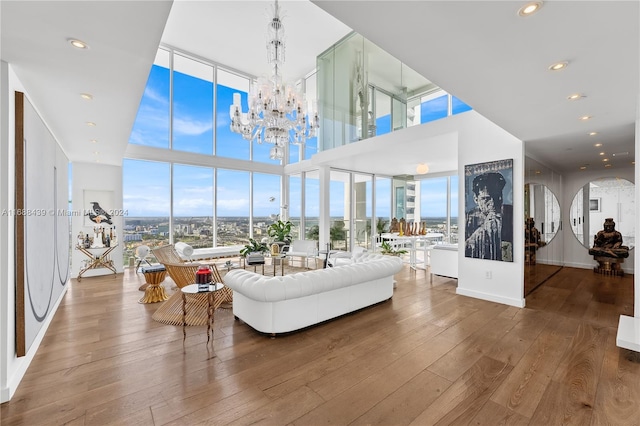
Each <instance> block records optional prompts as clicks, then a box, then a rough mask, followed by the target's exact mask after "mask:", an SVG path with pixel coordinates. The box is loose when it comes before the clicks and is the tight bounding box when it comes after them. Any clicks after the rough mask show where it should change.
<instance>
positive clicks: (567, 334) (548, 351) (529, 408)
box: [491, 319, 579, 418]
mask: <svg viewBox="0 0 640 426" xmlns="http://www.w3.org/2000/svg"><path fill="white" fill-rule="evenodd" d="M578 325H579V323H578V321H576V320H571V319H565V320H563V321H557V322H553V321H550V322H549V324H548V325H547V327H545V329H544V330H543V331H542V332H541V333H540V335H539V336H538V338H537V339H536V340H535V341H534V342H533V344H532V345H531V347H530V349H529V350H528V351H527V353H526V354H525V355H524V356H523V357H522V359H521V360H520V362H518V363H517V364H516V366H515V367H514V369H513V371H512V372H511V374H510V375H509V377H508V378H507V380H505V382H504V383H503V384H502V385H501V386H500V387H499V388H498V389H497V390H496V392H495V393H494V394H493V395H492V397H491V400H492V401H494V402H496V403H498V404H502V405H503V406H504V407H506V408H508V409H510V410H513V411H515V412H517V413H519V414H521V415H522V416H524V417H529V418H531V417H532V416H533V413H534V412H535V410H536V408H537V406H538V404H539V402H540V400H541V399H542V396H543V394H544V392H545V390H546V387H547V385H548V384H549V382H550V380H551V376H552V375H553V373H554V372H555V369H556V368H557V366H558V363H559V362H560V360H562V358H563V357H564V355H565V352H566V350H567V348H568V347H569V344H570V342H571V339H572V337H573V335H574V334H575V331H576V329H577V328H578Z"/></svg>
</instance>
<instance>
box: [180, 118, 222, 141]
mask: <svg viewBox="0 0 640 426" xmlns="http://www.w3.org/2000/svg"><path fill="white" fill-rule="evenodd" d="M212 128H213V126H212V124H211V122H203V121H198V120H193V119H190V118H188V117H187V118H180V117H174V119H173V131H174V132H176V133H180V134H183V135H189V136H197V135H201V134H203V133H206V132H208V131H209V130H211V129H212Z"/></svg>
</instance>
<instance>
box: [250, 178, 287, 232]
mask: <svg viewBox="0 0 640 426" xmlns="http://www.w3.org/2000/svg"><path fill="white" fill-rule="evenodd" d="M281 180H282V177H281V176H278V175H268V174H264V173H253V190H252V194H253V203H252V218H253V219H252V235H253V238H254V239H256V240H257V241H262V240H263V239H264V238H268V234H267V227H268V226H269V225H271V224H272V223H273V222H274V221H275V220H277V218H278V216H279V215H280V208H281V206H282V202H281V198H280V182H281Z"/></svg>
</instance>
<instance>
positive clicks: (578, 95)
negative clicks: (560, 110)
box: [567, 93, 586, 101]
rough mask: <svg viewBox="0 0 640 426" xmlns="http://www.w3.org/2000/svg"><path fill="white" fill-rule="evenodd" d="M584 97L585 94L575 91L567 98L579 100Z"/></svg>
mask: <svg viewBox="0 0 640 426" xmlns="http://www.w3.org/2000/svg"><path fill="white" fill-rule="evenodd" d="M582 98H586V96H585V95H583V94H582V93H574V94H572V95H569V96H567V99H568V100H570V101H577V100H580V99H582Z"/></svg>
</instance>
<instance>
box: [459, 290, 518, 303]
mask: <svg viewBox="0 0 640 426" xmlns="http://www.w3.org/2000/svg"><path fill="white" fill-rule="evenodd" d="M456 294H459V295H461V296H468V297H474V298H476V299H482V300H488V301H490V302H496V303H502V304H503V305H509V306H515V307H516V308H524V299H512V298H510V297H503V296H498V295H496V294H491V293H483V292H481V291H474V290H467V289H464V288H460V287H458V288H457V289H456Z"/></svg>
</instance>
